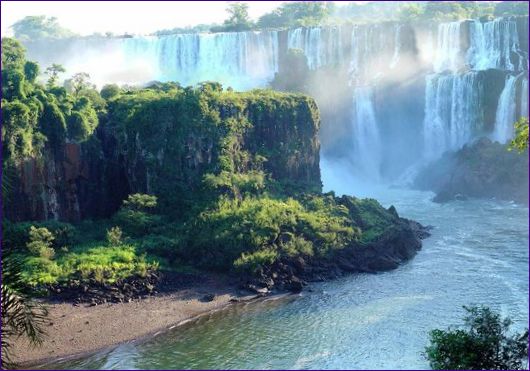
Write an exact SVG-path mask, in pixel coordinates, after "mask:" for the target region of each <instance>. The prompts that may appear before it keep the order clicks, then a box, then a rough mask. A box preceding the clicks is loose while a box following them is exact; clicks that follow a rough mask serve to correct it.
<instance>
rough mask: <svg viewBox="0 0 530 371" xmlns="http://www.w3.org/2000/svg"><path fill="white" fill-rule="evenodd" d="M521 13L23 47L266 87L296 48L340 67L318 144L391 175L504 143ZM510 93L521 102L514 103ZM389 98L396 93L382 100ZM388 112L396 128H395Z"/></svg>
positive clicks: (108, 67)
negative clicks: (339, 105)
mask: <svg viewBox="0 0 530 371" xmlns="http://www.w3.org/2000/svg"><path fill="white" fill-rule="evenodd" d="M527 21H528V19H527V18H526V19H524V18H522V19H515V18H499V19H495V20H491V21H486V22H482V21H479V20H466V21H458V22H448V23H441V24H438V25H433V27H430V26H425V25H410V24H400V23H392V22H390V23H381V24H369V25H342V26H328V27H310V28H304V27H301V28H296V29H290V30H283V31H260V32H239V33H217V34H177V35H168V36H162V37H151V36H145V37H129V38H122V39H119V38H114V39H113V38H109V39H105V38H103V39H90V38H88V39H71V40H67V41H56V42H50V43H47V44H46V45H40V44H38V43H33V44H31V43H29V44H28V45H26V46H27V48H28V54H29V57H30V58H34V59H36V60H38V61H39V62H40V63H41V64H42V65H43V66H46V65H49V64H50V63H52V62H54V63H56V62H59V63H62V64H64V65H65V66H66V68H67V70H68V71H70V72H72V73H73V72H76V71H85V72H88V73H90V75H91V76H92V79H93V80H94V81H95V82H96V83H98V84H100V85H102V84H103V83H109V82H122V83H146V82H148V81H152V80H159V81H177V82H179V83H181V84H182V85H189V84H196V83H198V82H201V81H207V80H208V81H218V82H221V83H222V84H224V85H225V87H226V86H231V87H233V88H234V89H236V90H247V89H251V88H255V87H266V86H267V84H268V83H269V82H270V81H271V80H272V79H273V78H274V76H275V74H276V73H277V72H278V71H279V70H280V66H281V64H282V63H283V61H284V59H285V58H284V56H285V54H286V53H287V50H288V49H292V48H296V49H300V50H302V51H303V53H304V54H305V56H306V57H307V65H308V67H309V69H310V70H313V71H316V70H322V69H331V70H335V71H342V70H345V71H347V74H348V76H346V75H345V76H342V77H341V79H340V80H341V81H340V83H339V84H342V85H344V86H345V87H346V88H345V89H342V88H340V87H338V86H335V85H334V84H337V83H333V84H332V83H331V82H330V81H329V80H328V79H323V80H322V81H320V82H319V83H317V84H316V85H317V87H316V89H317V90H321V89H322V88H325V89H327V90H329V91H334V90H340V91H343V90H345V91H347V93H346V94H345V95H341V96H334V98H333V100H335V101H341V100H344V102H349V105H350V107H351V108H350V109H349V110H348V112H346V113H344V114H343V115H342V118H341V119H340V120H332V121H325V120H324V121H323V123H322V127H323V132H324V131H325V132H326V133H328V134H329V133H331V134H329V135H328V137H326V138H323V141H322V146H323V150H324V152H329V151H330V150H331V151H333V153H334V155H336V157H343V158H349V159H350V160H351V161H353V162H354V163H355V165H356V168H357V169H363V168H366V167H377V169H372V171H371V173H372V175H373V174H379V173H380V174H379V175H380V176H381V177H382V178H386V179H387V180H388V179H392V178H395V176H396V174H394V173H395V172H396V171H394V173H392V172H389V171H387V169H406V168H407V167H409V166H411V165H414V163H415V162H417V161H425V160H426V159H434V158H436V157H439V156H440V155H441V154H442V153H443V152H444V151H447V150H456V149H459V148H461V147H462V146H463V145H464V144H465V143H467V142H469V141H471V140H473V139H475V138H477V137H479V136H484V135H488V136H491V137H493V138H495V139H497V140H500V141H503V142H505V141H507V140H508V139H509V138H510V137H511V127H512V124H513V121H515V119H517V118H518V117H520V116H521V115H523V114H524V113H525V112H527V111H528V109H527V108H526V107H527V105H525V104H526V103H525V102H526V100H525V99H524V97H525V96H527V95H525V94H527V89H528V49H527V46H526V42H525V40H527V39H525V37H526V35H523V32H524V30H523V28H524V27H523V26H522V25H523V24H524V22H527ZM52 58H53V59H52ZM515 76H520V77H518V78H516V79H515V78H514V77H515ZM525 81H526V85H525ZM366 86H370V93H367V92H366V89H367V88H365V87H366ZM341 89H342V90H341ZM420 91H422V93H419V92H420ZM314 93H315V94H316V93H318V91H316V92H314ZM316 95H317V94H316ZM406 98H408V101H406V102H404V101H403V100H404V99H406ZM519 99H520V100H521V102H522V103H520V104H514V103H513V101H514V100H519ZM389 102H390V103H392V102H394V103H393V105H392V106H391V107H392V108H391V109H390V108H387V107H388V106H389V104H388V103H389ZM317 103H318V104H319V106H320V108H321V110H322V111H323V113H324V114H323V117H324V116H326V114H325V113H326V110H332V109H333V108H330V107H329V106H330V105H329V103H328V102H317ZM347 105H348V104H344V106H347ZM396 117H399V118H400V119H399V120H400V122H399V125H406V127H407V128H406V129H405V130H396V129H395V128H392V126H393V125H396V123H395V122H393V120H395V118H396ZM404 123H406V124H404ZM371 126H373V127H371ZM336 127H349V128H348V129H347V130H346V131H349V132H350V133H353V135H351V136H350V138H351V139H350V140H349V141H348V140H343V138H342V137H340V136H339V137H334V136H333V132H337V133H339V132H342V130H337V129H336ZM389 129H390V130H389ZM403 143H405V144H403ZM410 143H420V144H416V145H415V146H411V145H410ZM413 147H422V148H420V149H414V148H413ZM367 159H370V160H369V161H368V160H367ZM398 173H399V171H398Z"/></svg>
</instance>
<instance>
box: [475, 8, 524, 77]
mask: <svg viewBox="0 0 530 371" xmlns="http://www.w3.org/2000/svg"><path fill="white" fill-rule="evenodd" d="M469 43H470V47H469V50H468V54H467V59H468V62H469V65H470V66H471V67H472V68H473V69H475V70H485V69H488V68H498V69H503V70H509V71H518V70H523V69H525V64H526V61H525V59H526V58H525V57H524V56H523V55H522V54H521V53H520V49H519V36H518V33H517V24H516V23H515V21H513V20H506V19H502V18H500V19H495V20H493V21H490V22H480V21H478V20H474V21H470V22H469ZM512 55H517V56H518V64H517V65H515V64H514V62H513V61H512V59H511V58H512Z"/></svg>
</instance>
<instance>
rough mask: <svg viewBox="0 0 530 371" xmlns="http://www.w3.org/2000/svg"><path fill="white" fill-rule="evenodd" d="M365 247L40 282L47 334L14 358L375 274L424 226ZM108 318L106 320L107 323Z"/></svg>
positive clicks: (412, 247) (89, 346)
mask: <svg viewBox="0 0 530 371" xmlns="http://www.w3.org/2000/svg"><path fill="white" fill-rule="evenodd" d="M397 218H398V223H396V225H395V226H393V227H392V228H389V229H388V230H387V231H385V232H384V233H383V234H381V235H380V236H379V237H378V238H377V240H376V241H373V242H372V243H370V244H365V245H362V244H359V245H358V246H352V247H349V248H346V249H343V250H341V251H339V252H337V253H335V254H334V256H333V257H330V258H328V259H322V258H320V259H316V258H311V257H305V258H304V257H297V258H294V259H281V260H279V261H278V262H276V263H274V264H273V265H272V266H270V267H267V268H266V269H264V270H262V271H261V272H259V273H258V274H257V275H256V276H253V277H251V278H250V277H249V278H246V279H245V278H242V277H239V278H237V277H229V276H220V275H214V274H210V273H201V274H183V273H168V272H165V273H164V272H162V273H161V272H148V273H147V274H146V276H145V277H139V276H135V277H131V278H128V279H125V280H119V281H117V282H115V283H114V284H101V283H98V282H97V281H96V280H95V279H94V278H91V279H89V280H88V281H84V282H81V281H76V280H73V281H72V282H71V283H70V284H68V285H54V286H48V287H47V289H48V290H49V295H48V296H47V297H46V299H45V300H46V302H48V304H49V306H50V323H49V328H48V329H47V334H48V338H47V340H46V341H45V342H44V344H43V346H42V347H39V348H32V347H30V346H29V344H26V343H24V341H23V340H19V341H18V342H17V344H16V349H17V351H16V352H15V353H16V355H17V356H16V361H17V363H18V364H19V365H21V366H28V365H35V364H42V363H44V362H51V361H53V360H57V359H60V358H64V357H68V358H71V357H76V356H82V355H83V354H87V353H90V352H94V351H97V350H100V349H104V348H107V347H110V346H114V345H118V344H120V343H123V342H128V341H134V340H137V339H139V338H145V337H148V336H150V334H151V335H152V334H154V333H158V332H160V331H165V330H167V329H170V328H173V327H175V326H177V325H178V324H180V323H182V322H183V321H186V322H187V321H188V320H190V319H193V318H195V317H197V316H199V315H204V314H208V313H211V312H212V311H217V310H220V309H223V308H225V307H227V306H228V305H231V304H235V303H238V302H248V301H251V300H256V299H258V298H263V297H268V296H271V295H278V294H286V293H289V292H291V293H297V292H300V291H302V290H303V289H304V287H305V286H307V285H308V284H309V282H320V281H326V280H331V279H335V278H338V277H341V276H344V275H347V274H351V273H376V272H381V271H388V270H392V269H395V268H397V267H398V266H399V265H400V264H401V263H403V262H405V261H407V260H409V259H411V258H412V257H414V255H415V254H416V253H417V252H418V251H419V250H420V249H421V246H422V244H421V240H422V239H424V238H426V237H428V236H429V235H430V234H429V229H430V227H424V226H422V225H421V224H419V223H417V222H414V221H410V220H408V219H404V218H399V217H397ZM110 319H112V320H110Z"/></svg>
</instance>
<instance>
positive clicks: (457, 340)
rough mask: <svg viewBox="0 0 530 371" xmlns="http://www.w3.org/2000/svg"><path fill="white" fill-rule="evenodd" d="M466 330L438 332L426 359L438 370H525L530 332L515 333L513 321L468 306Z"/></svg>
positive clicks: (435, 331)
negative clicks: (529, 333)
mask: <svg viewBox="0 0 530 371" xmlns="http://www.w3.org/2000/svg"><path fill="white" fill-rule="evenodd" d="M464 309H465V310H466V311H467V316H466V317H465V318H464V324H465V329H448V330H447V331H444V330H434V331H432V332H431V344H430V345H429V346H428V347H427V348H426V358H427V359H428V360H429V362H430V365H431V367H432V368H433V369H434V370H525V369H527V362H528V330H526V331H525V332H524V333H521V334H518V333H516V334H511V333H510V326H511V320H510V319H508V318H504V319H503V318H501V316H500V315H499V314H497V313H495V312H493V311H492V310H491V309H489V308H487V307H471V308H468V307H464Z"/></svg>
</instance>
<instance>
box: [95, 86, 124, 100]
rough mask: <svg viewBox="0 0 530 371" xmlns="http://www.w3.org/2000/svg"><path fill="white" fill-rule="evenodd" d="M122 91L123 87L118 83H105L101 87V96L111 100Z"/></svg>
mask: <svg viewBox="0 0 530 371" xmlns="http://www.w3.org/2000/svg"><path fill="white" fill-rule="evenodd" d="M120 93H121V89H120V87H119V86H118V85H116V84H108V85H105V86H104V87H103V88H102V89H101V93H100V94H101V97H102V98H103V99H105V100H109V99H111V98H114V97H115V96H117V95H118V94H120Z"/></svg>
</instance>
